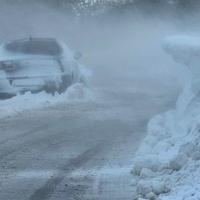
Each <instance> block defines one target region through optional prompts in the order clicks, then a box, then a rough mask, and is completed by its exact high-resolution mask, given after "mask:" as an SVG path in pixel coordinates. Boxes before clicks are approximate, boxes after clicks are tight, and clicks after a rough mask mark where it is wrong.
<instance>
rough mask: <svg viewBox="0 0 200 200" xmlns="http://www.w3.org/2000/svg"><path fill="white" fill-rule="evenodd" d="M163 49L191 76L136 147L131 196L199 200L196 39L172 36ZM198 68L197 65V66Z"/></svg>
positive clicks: (199, 47) (199, 49) (199, 50)
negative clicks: (169, 106) (133, 188)
mask: <svg viewBox="0 0 200 200" xmlns="http://www.w3.org/2000/svg"><path fill="white" fill-rule="evenodd" d="M163 47H164V49H165V50H166V52H167V53H169V54H171V55H172V56H173V58H174V59H175V60H176V61H177V62H179V63H182V64H184V65H185V66H187V67H189V69H190V71H191V76H192V79H191V81H190V83H188V84H187V85H186V87H185V88H184V90H183V92H182V93H181V95H180V96H179V98H178V100H177V104H176V107H175V108H174V109H172V110H170V111H167V112H166V113H164V114H160V115H157V116H155V117H154V118H153V119H152V120H151V121H150V122H149V124H148V135H147V137H146V138H145V139H144V141H143V144H142V145H141V147H140V148H139V150H138V152H137V154H136V158H135V162H134V167H133V169H132V174H133V175H134V181H133V185H134V187H135V194H134V199H140V198H141V199H149V200H153V199H159V200H172V199H173V200H197V199H200V179H199V175H200V84H199V83H200V75H199V73H200V66H198V63H200V62H199V61H200V38H196V37H189V36H173V37H168V38H166V39H165V40H164V44H163ZM198 67H199V68H198Z"/></svg>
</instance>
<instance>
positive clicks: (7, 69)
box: [0, 37, 82, 99]
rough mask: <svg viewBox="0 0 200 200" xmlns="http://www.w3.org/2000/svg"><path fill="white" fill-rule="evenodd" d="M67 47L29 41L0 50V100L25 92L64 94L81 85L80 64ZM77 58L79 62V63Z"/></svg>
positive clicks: (51, 40) (45, 40) (40, 40)
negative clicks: (69, 88) (74, 85)
mask: <svg viewBox="0 0 200 200" xmlns="http://www.w3.org/2000/svg"><path fill="white" fill-rule="evenodd" d="M79 57H80V56H74V54H73V53H72V51H71V50H70V49H69V48H68V47H67V46H66V44H65V43H63V42H60V41H57V40H56V39H54V38H32V37H30V38H27V39H20V40H14V41H11V42H7V43H4V44H2V45H1V46H0V99H7V98H10V97H13V96H16V95H17V94H24V93H26V92H28V91H29V92H31V93H38V92H41V91H46V92H47V93H51V94H54V93H55V92H58V93H63V92H65V91H66V89H67V88H68V87H69V86H70V85H72V84H73V83H75V82H79V81H81V79H82V78H81V74H80V69H79V63H78V62H77V59H78V58H79ZM76 58H77V59H76Z"/></svg>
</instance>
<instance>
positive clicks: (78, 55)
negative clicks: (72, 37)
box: [74, 51, 82, 60]
mask: <svg viewBox="0 0 200 200" xmlns="http://www.w3.org/2000/svg"><path fill="white" fill-rule="evenodd" d="M81 58H82V53H81V52H79V51H77V52H75V53H74V60H80V59H81Z"/></svg>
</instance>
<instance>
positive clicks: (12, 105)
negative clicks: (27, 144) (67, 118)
mask: <svg viewBox="0 0 200 200" xmlns="http://www.w3.org/2000/svg"><path fill="white" fill-rule="evenodd" d="M93 98H94V93H93V92H92V90H91V89H90V88H88V87H86V86H85V85H84V84H82V83H76V84H73V85H72V86H70V87H69V88H68V89H67V91H66V92H65V93H63V94H58V93H56V94H55V95H54V96H53V95H51V94H47V93H46V92H40V93H38V94H31V93H29V92H27V93H26V94H24V95H18V96H16V97H13V98H11V99H8V100H0V118H3V117H8V116H13V115H16V114H19V113H22V112H23V111H26V110H31V109H40V108H44V107H49V106H52V105H55V104H59V103H65V102H80V101H81V102H83V101H88V100H92V99H93Z"/></svg>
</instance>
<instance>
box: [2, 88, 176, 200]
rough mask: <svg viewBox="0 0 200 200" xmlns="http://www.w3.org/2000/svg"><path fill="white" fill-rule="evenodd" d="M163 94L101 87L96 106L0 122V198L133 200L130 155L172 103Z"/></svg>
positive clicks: (43, 111)
mask: <svg viewBox="0 0 200 200" xmlns="http://www.w3.org/2000/svg"><path fill="white" fill-rule="evenodd" d="M149 87H150V86H149ZM152 87H153V86H152ZM147 91H148V92H147ZM152 91H153V90H152ZM161 91H162V92H161ZM161 91H156V92H155V88H154V92H151V90H149V89H148V90H143V89H140V91H135V90H134V89H130V90H128V89H127V90H125V88H121V89H117V90H116V89H112V88H110V89H106V90H105V89H101V90H100V89H99V94H100V95H99V96H100V98H99V99H98V100H97V101H95V102H94V101H93V102H82V103H67V104H65V103H63V104H59V105H55V106H51V107H49V108H45V109H40V110H34V111H26V112H23V113H21V114H19V115H17V116H14V117H8V118H4V119H1V121H0V199H2V200H13V199H19V200H46V199H52V200H64V199H66V200H78V199H82V200H84V199H87V200H92V199H93V200H94V199H95V200H96V199H102V200H107V199H109V200H111V199H115V200H117V199H121V200H122V199H123V200H129V199H132V191H131V190H132V187H131V186H130V181H131V176H130V175H129V171H130V168H131V167H132V165H133V163H132V160H133V157H134V152H135V151H136V149H137V147H138V145H139V144H140V142H141V140H142V139H143V137H144V135H145V129H146V125H147V122H148V120H149V119H150V118H151V117H152V116H153V115H154V114H156V113H158V112H161V111H163V110H165V109H167V108H168V107H169V106H170V105H171V104H172V102H173V101H174V95H171V96H168V97H167V95H168V94H165V91H163V90H161Z"/></svg>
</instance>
